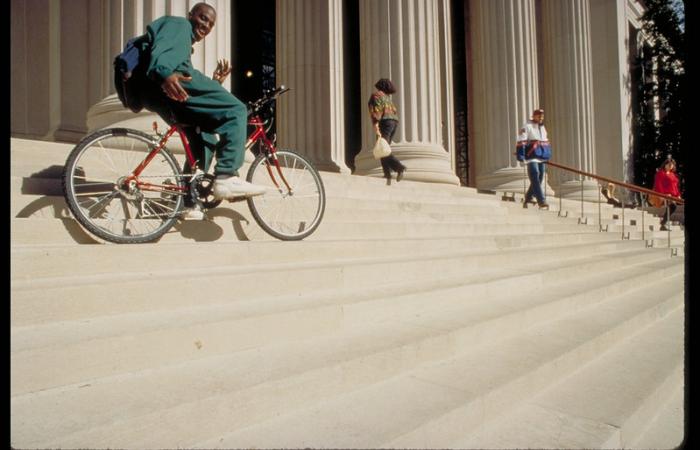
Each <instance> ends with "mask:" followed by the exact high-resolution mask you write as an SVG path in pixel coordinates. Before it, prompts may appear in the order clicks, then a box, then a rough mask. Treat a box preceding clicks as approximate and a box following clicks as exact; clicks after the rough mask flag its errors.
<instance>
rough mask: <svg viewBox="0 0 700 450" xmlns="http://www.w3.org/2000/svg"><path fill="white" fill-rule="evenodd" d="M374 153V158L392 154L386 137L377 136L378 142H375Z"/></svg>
mask: <svg viewBox="0 0 700 450" xmlns="http://www.w3.org/2000/svg"><path fill="white" fill-rule="evenodd" d="M372 154H373V155H374V159H381V158H384V157H386V156H389V155H391V147H390V146H389V143H388V142H387V141H386V139H384V138H383V137H381V136H379V137H378V138H377V143H376V144H374V148H373V149H372Z"/></svg>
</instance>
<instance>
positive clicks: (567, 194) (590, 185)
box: [554, 180, 600, 202]
mask: <svg viewBox="0 0 700 450" xmlns="http://www.w3.org/2000/svg"><path fill="white" fill-rule="evenodd" d="M554 187H555V192H556V196H557V197H558V196H561V197H562V198H565V199H569V200H581V192H582V187H581V182H580V181H565V182H563V183H562V184H561V185H557V184H555V185H554ZM599 189H600V186H599V185H598V183H597V182H595V181H590V180H584V182H583V201H585V202H598V201H599V200H600V196H599Z"/></svg>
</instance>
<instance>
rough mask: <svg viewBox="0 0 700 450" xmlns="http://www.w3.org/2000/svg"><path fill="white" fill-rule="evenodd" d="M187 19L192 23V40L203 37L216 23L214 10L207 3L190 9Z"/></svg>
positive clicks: (197, 40)
mask: <svg viewBox="0 0 700 450" xmlns="http://www.w3.org/2000/svg"><path fill="white" fill-rule="evenodd" d="M188 19H189V20H190V23H191V24H192V31H193V32H194V41H195V42H199V41H201V40H202V39H204V38H205V37H206V36H207V35H208V34H209V33H210V32H211V30H212V28H214V24H216V11H215V10H214V8H212V7H211V6H209V5H206V4H200V5H197V6H196V7H195V8H194V9H193V10H192V11H190V13H189V16H188Z"/></svg>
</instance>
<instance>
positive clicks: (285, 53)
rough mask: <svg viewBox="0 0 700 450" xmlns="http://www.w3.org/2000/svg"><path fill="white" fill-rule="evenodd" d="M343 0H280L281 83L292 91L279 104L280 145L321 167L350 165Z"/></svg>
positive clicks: (333, 168) (345, 169) (278, 64)
mask: <svg viewBox="0 0 700 450" xmlns="http://www.w3.org/2000/svg"><path fill="white" fill-rule="evenodd" d="M342 6H343V5H342V0H277V49H276V54H277V62H276V71H277V72H276V82H277V84H278V85H280V84H284V85H286V86H288V87H290V88H291V89H292V90H291V91H289V93H287V94H285V95H284V97H282V98H281V99H280V101H278V102H277V114H278V118H279V120H278V122H277V136H278V141H279V145H280V147H286V148H293V149H295V150H297V151H299V152H300V153H302V154H304V155H306V156H308V157H309V158H310V159H311V160H312V161H313V162H314V164H315V165H316V167H317V168H318V169H320V170H325V171H332V172H345V173H349V172H350V169H348V167H347V165H346V164H345V144H344V136H345V125H344V106H343V105H344V102H345V99H344V96H343V17H342V13H343V8H342Z"/></svg>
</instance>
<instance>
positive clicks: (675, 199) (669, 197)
mask: <svg viewBox="0 0 700 450" xmlns="http://www.w3.org/2000/svg"><path fill="white" fill-rule="evenodd" d="M547 164H548V165H550V166H553V167H557V168H559V169H563V170H568V171H569V172H574V173H577V174H579V175H585V176H587V177H589V178H595V179H597V180H601V181H607V182H608V183H612V184H615V185H617V186H621V187H624V188H626V189H629V190H631V191H637V192H643V193H645V194H649V195H654V196H656V197H660V198H662V199H664V200H669V201H672V202H676V203H678V204H679V205H684V204H685V201H684V200H683V199H682V198H679V197H674V196H672V195H666V194H662V193H660V192H656V191H655V190H653V189H647V188H644V187H641V186H637V185H636V184H630V183H625V182H624V181H618V180H614V179H612V178H608V177H604V176H601V175H595V174H592V173H590V172H585V171H583V170H579V169H574V168H573V167H568V166H565V165H563V164H559V163H555V162H552V161H547Z"/></svg>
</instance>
